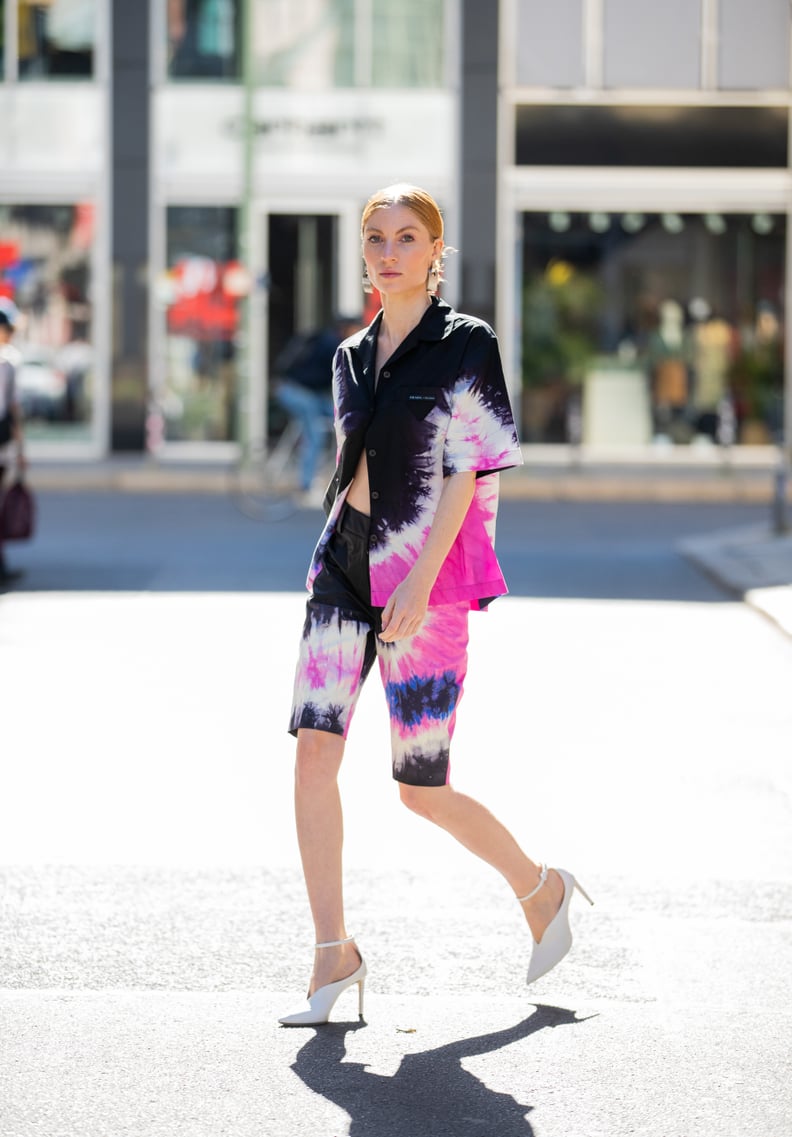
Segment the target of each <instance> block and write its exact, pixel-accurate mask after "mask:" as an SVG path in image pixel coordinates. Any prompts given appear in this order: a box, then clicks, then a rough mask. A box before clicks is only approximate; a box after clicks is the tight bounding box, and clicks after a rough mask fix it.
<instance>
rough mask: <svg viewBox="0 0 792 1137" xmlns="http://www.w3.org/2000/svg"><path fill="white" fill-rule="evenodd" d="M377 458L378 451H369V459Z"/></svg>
mask: <svg viewBox="0 0 792 1137" xmlns="http://www.w3.org/2000/svg"><path fill="white" fill-rule="evenodd" d="M376 457H377V451H376V450H369V458H376Z"/></svg>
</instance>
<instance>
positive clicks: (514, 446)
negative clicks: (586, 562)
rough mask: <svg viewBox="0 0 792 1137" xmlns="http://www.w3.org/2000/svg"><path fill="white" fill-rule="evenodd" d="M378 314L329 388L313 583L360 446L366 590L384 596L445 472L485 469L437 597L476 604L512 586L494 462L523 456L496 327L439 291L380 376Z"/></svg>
mask: <svg viewBox="0 0 792 1137" xmlns="http://www.w3.org/2000/svg"><path fill="white" fill-rule="evenodd" d="M380 320H381V315H380V316H378V317H376V319H375V320H374V321H373V323H372V324H371V326H370V327H369V328H368V329H366V330H365V331H364V332H360V333H358V334H357V335H355V336H353V337H351V339H349V340H347V341H345V343H343V344H342V345H341V347H340V348H339V349H338V352H337V354H336V360H335V365H334V381H333V389H334V397H335V407H336V435H337V441H338V450H339V462H338V468H337V470H336V474H335V477H334V479H333V482H332V483H331V486H330V490H329V491H328V497H327V499H326V506H327V509H328V519H327V524H326V526H325V529H324V532H323V533H322V536H321V538H320V540H319V544H318V545H317V548H316V551H315V554H314V559H313V564H312V567H311V570H310V572H309V576H308V587H309V589H310V588H311V585H312V581H313V579H314V578H315V575H316V572H317V571H318V567H319V564H320V562H321V553H322V550H323V548H324V546H325V544H326V543H327V540H328V539H329V536H330V534H331V533H332V531H333V528H334V526H335V522H336V520H337V518H338V514H339V513H340V510H341V506H342V505H343V501H344V498H345V496H346V491H347V489H348V487H349V484H350V482H351V480H352V477H353V476H354V473H355V470H356V469H357V463H358V460H359V458H360V455H361V454H362V453H363V452H364V451H365V454H366V461H367V464H368V473H369V484H370V488H371V539H370V548H369V558H370V579H371V601H372V603H373V604H374V605H378V606H383V605H385V604H386V603H387V601H388V599H389V597H390V595H391V593H392V592H393V590H394V588H395V587H396V586H397V585H398V584H399V583H400V582H401V581H402V580H403V579H404V577H405V576H406V575H407V573H408V572H409V570H410V568H411V567H412V565H413V564H414V563H415V561H416V559H417V558H418V555H419V553H420V551H421V549H422V548H423V545H424V542H425V541H426V538H427V535H428V533H429V530H430V528H431V525H432V522H433V520H434V515H435V512H436V510H437V504H438V502H439V500H440V494H441V492H442V488H443V481H444V479H445V478H446V477H448V476H449V475H451V474H454V473H459V472H462V471H469V472H473V471H474V472H476V473H477V474H478V475H479V476H478V478H477V482H476V491H475V496H474V499H473V502H472V503H471V506H470V509H469V511H468V514H467V517H466V518H465V521H464V522H463V525H462V528H461V530H460V532H459V535H458V537H457V539H456V541H455V543H454V546H453V548H452V549H451V551H450V553H449V555H448V557H447V559H446V562H445V563H444V565H443V567H442V569H441V570H440V573H439V575H438V577H437V580H436V582H435V586H434V588H433V590H432V594H431V597H430V605H436V604H448V603H456V602H457V601H467V602H468V605H469V607H472V608H477V607H479V606H480V604H481V603H482V602H483V601H485V600H487V599H490V598H492V597H495V596H500V595H502V594H503V593H505V592H506V583H505V581H504V579H503V574H502V572H501V569H500V566H499V564H498V561H497V557H496V556H495V550H494V538H495V517H496V513H497V504H498V471H500V470H503V469H507V468H508V467H510V466H516V465H519V464H520V463H521V462H522V454H521V452H520V446H519V442H518V439H517V432H516V429H515V426H514V419H513V417H512V412H511V407H510V405H509V399H508V394H507V391H506V384H505V381H504V377H503V370H502V367H501V362H500V355H499V352H498V345H497V340H496V338H495V335H494V333H493V331H492V329H491V328H489V327H488V326H487V325H486V324H485V323H483V322H482V321H480V320H476V319H474V318H472V317H470V316H463V315H460V314H459V313H457V312H455V311H454V310H453V309H452V308H450V307H449V305H447V304H445V303H444V302H443V301H440V300H437V299H435V300H433V302H432V305H431V307H430V308H429V309H428V310H427V312H426V314H425V315H424V317H423V319H422V320H421V322H420V324H419V325H418V327H417V328H415V329H413V331H412V332H411V333H410V335H409V336H407V338H406V339H405V340H404V342H403V343H402V344H401V345H400V346H399V348H398V349H397V350H396V351H395V352H394V354H393V355H392V356H391V358H390V359H389V360H388V361H387V363H386V364H385V366H384V367H383V368H382V370H381V372H380V375H379V376H376V375H375V362H374V361H375V357H376V342H377V332H378V330H379V323H380Z"/></svg>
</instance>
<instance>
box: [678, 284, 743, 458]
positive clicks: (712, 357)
mask: <svg viewBox="0 0 792 1137" xmlns="http://www.w3.org/2000/svg"><path fill="white" fill-rule="evenodd" d="M688 314H689V315H690V319H691V323H690V327H689V330H688V340H689V344H690V363H691V368H692V404H693V413H694V422H695V427H696V433H697V434H698V435H701V436H703V437H705V438H711V439H713V440H714V439H715V438H716V437H717V432H718V413H719V412H718V408H719V407H720V406H721V403H722V401H723V399H724V398H725V397H726V395H727V394H728V378H729V366H730V363H731V358H732V349H733V343H734V329H733V328H732V326H731V324H729V323H728V322H727V321H726V320H724V319H722V318H721V317H719V316H717V315H715V314H714V313H713V312H712V309H711V308H710V305H709V302H708V301H707V300H705V299H704V298H703V297H697V298H696V299H694V300H691V302H690V304H689V305H688Z"/></svg>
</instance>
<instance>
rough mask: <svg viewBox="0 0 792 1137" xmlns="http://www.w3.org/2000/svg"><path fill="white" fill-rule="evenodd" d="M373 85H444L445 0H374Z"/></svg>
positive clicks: (372, 39) (372, 38)
mask: <svg viewBox="0 0 792 1137" xmlns="http://www.w3.org/2000/svg"><path fill="white" fill-rule="evenodd" d="M371 42H372V60H371V85H372V86H373V87H442V86H443V0H402V2H401V3H399V4H394V3H392V0H373V25H372V37H371Z"/></svg>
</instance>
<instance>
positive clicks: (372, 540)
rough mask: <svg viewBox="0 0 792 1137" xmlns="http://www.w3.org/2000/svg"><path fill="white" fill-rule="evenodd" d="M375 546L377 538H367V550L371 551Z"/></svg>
mask: <svg viewBox="0 0 792 1137" xmlns="http://www.w3.org/2000/svg"><path fill="white" fill-rule="evenodd" d="M376 544H377V538H376V537H369V548H370V549H373V548H374V546H375V545H376Z"/></svg>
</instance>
